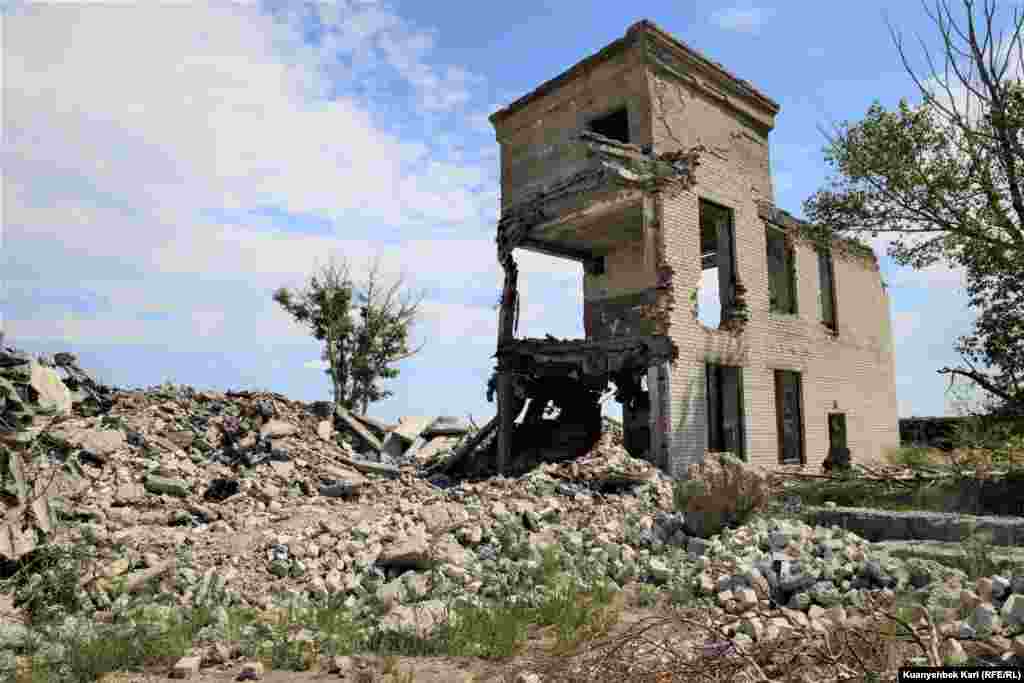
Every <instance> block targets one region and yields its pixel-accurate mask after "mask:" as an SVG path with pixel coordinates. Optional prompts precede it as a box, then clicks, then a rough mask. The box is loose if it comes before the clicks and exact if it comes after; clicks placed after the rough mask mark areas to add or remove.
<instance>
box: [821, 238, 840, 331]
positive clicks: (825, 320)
mask: <svg viewBox="0 0 1024 683" xmlns="http://www.w3.org/2000/svg"><path fill="white" fill-rule="evenodd" d="M835 278H836V275H835V270H834V266H833V264H832V255H831V254H829V253H828V252H825V251H820V250H819V251H818V296H819V298H820V306H819V313H820V314H821V322H822V324H823V325H824V326H825V327H827V328H828V329H829V330H831V331H832V332H835V331H836V329H837V328H836V280H835Z"/></svg>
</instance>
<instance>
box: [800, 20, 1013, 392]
mask: <svg viewBox="0 0 1024 683" xmlns="http://www.w3.org/2000/svg"><path fill="white" fill-rule="evenodd" d="M962 2H963V9H964V10H965V14H966V18H965V19H964V21H963V22H959V23H958V21H957V19H956V18H955V17H954V16H953V14H954V13H953V11H952V10H951V8H950V6H949V2H948V1H947V0H940V1H938V2H937V3H936V5H935V9H934V11H932V10H930V9H929V7H928V6H927V5H926V6H925V11H926V12H927V14H928V16H929V18H930V19H931V20H932V22H933V23H934V24H935V26H936V27H937V29H938V33H939V35H940V36H941V39H942V46H943V52H944V60H943V68H942V69H941V70H940V69H939V68H937V64H936V61H935V60H934V59H933V56H932V53H931V52H930V51H929V50H928V48H927V46H926V45H925V44H924V42H923V41H921V47H922V50H923V52H924V56H925V58H926V61H927V64H928V67H929V71H930V74H929V76H928V78H925V79H922V78H921V77H919V76H918V75H917V74H916V73H915V71H914V69H913V68H912V67H911V66H910V60H909V59H908V57H907V52H906V50H905V49H904V43H903V40H902V38H901V36H900V35H899V34H898V33H897V32H896V31H895V30H894V29H893V28H892V27H891V26H890V34H891V35H892V38H893V42H894V43H895V45H896V48H897V50H898V52H899V55H900V58H901V60H902V62H903V66H904V68H905V69H906V71H907V72H908V73H909V74H910V76H911V78H912V79H913V81H914V84H915V85H916V87H917V90H918V91H919V93H920V95H921V102H920V104H918V105H916V106H911V105H909V104H908V103H907V101H906V100H902V101H901V102H900V103H899V106H898V107H897V108H896V110H894V111H890V110H887V109H886V108H884V107H883V106H882V105H880V104H879V103H877V102H876V103H874V104H873V105H872V106H871V107H870V108H869V109H868V111H867V114H866V116H865V117H864V120H863V121H860V122H857V123H853V124H851V123H850V122H845V123H843V124H840V125H839V126H837V127H836V130H835V131H834V132H833V133H832V134H828V133H826V136H827V137H828V144H827V146H826V147H825V158H826V162H827V163H828V164H829V165H830V166H831V167H832V169H833V171H834V174H833V176H832V177H831V178H830V180H829V183H828V184H827V185H826V187H824V188H823V189H821V190H819V191H818V192H817V193H815V194H814V195H813V196H811V197H810V198H809V199H807V200H806V201H805V202H804V213H805V215H806V216H807V217H808V219H809V224H808V225H807V226H806V227H805V228H803V229H802V230H801V232H802V233H803V236H804V237H807V238H810V239H811V240H812V241H813V242H814V243H816V244H817V245H818V246H819V247H821V248H825V249H830V248H833V247H835V246H836V245H837V243H836V242H833V241H832V237H834V236H842V237H855V236H857V235H858V234H862V233H871V235H872V236H875V237H877V236H878V233H879V232H883V231H892V232H895V233H896V235H897V237H896V239H895V240H894V241H893V242H892V244H891V245H890V248H889V255H890V256H891V257H892V258H893V259H894V260H895V261H896V262H897V263H899V264H900V265H904V266H911V267H913V268H916V269H920V268H924V267H926V266H930V265H933V264H935V263H939V262H945V263H948V264H950V265H952V266H961V267H963V268H964V273H965V277H966V284H967V288H966V290H967V295H968V299H969V304H970V306H971V307H972V308H973V309H975V310H976V311H977V313H978V316H977V319H976V321H975V326H974V330H973V333H972V334H969V335H965V336H962V337H960V338H959V339H958V340H957V343H956V345H955V349H956V351H957V352H958V353H959V354H960V355H961V358H962V360H963V365H962V366H959V367H953V368H950V367H944V368H941V369H940V370H939V371H938V372H939V373H940V374H944V375H949V377H950V380H951V381H952V380H954V379H955V378H956V377H958V376H959V377H965V378H968V379H970V380H973V381H974V382H976V383H977V384H978V385H979V386H981V387H982V388H984V389H985V390H987V391H988V392H990V393H991V394H992V395H994V396H995V397H997V399H998V400H999V401H1000V402H1001V409H1002V410H1003V411H1007V412H1012V411H1022V410H1024V139H1022V135H1021V133H1022V127H1024V86H1022V84H1021V80H1020V77H1021V75H1022V73H1024V53H1022V47H1024V44H1022V29H1024V12H1021V11H1020V10H1018V9H1014V11H1013V13H1012V18H1011V21H1010V25H1011V26H1012V29H1011V30H1010V31H1009V36H1008V38H1007V39H1005V40H1004V33H1003V32H1002V31H997V30H996V29H995V25H996V23H997V21H999V20H1000V19H999V16H997V15H999V13H998V12H997V8H996V3H995V1H994V0H984V5H983V7H982V8H980V9H981V16H980V17H979V16H977V11H976V7H975V2H974V1H973V0H962ZM854 241H856V240H854ZM838 244H841V241H840V242H839V243H838Z"/></svg>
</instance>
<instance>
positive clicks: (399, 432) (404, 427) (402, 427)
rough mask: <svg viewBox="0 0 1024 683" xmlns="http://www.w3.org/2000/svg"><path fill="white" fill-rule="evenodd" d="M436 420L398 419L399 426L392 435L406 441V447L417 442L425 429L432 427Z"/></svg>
mask: <svg viewBox="0 0 1024 683" xmlns="http://www.w3.org/2000/svg"><path fill="white" fill-rule="evenodd" d="M435 419H436V418H433V417H411V416H404V417H400V418H398V424H397V425H395V428H394V429H392V430H391V433H392V434H394V435H395V436H397V437H400V438H402V439H404V440H405V442H406V445H409V444H411V443H412V442H413V441H415V440H416V437H417V436H419V435H420V434H421V433H422V432H423V431H424V430H425V429H427V428H428V427H430V426H431V425H432V424H433V423H434V420H435Z"/></svg>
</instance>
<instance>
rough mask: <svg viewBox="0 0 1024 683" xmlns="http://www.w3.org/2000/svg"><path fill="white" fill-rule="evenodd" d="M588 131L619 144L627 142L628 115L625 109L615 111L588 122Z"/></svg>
mask: <svg viewBox="0 0 1024 683" xmlns="http://www.w3.org/2000/svg"><path fill="white" fill-rule="evenodd" d="M590 130H592V131H594V132H595V133H597V134H598V135H603V136H605V137H606V138H611V139H612V140H618V141H619V142H629V114H628V113H627V112H626V108H625V107H623V108H622V109H616V110H615V111H613V112H612V113H610V114H605V115H604V116H600V117H598V118H596V119H594V120H593V121H591V122H590Z"/></svg>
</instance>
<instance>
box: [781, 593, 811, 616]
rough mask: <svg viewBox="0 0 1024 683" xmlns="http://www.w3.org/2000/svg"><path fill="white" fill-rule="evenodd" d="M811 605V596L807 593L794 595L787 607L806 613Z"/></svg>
mask: <svg viewBox="0 0 1024 683" xmlns="http://www.w3.org/2000/svg"><path fill="white" fill-rule="evenodd" d="M811 603H812V600H811V596H810V595H808V594H807V593H793V595H792V596H791V597H790V598H789V603H788V604H787V605H786V606H787V607H789V609H797V610H800V611H802V612H806V611H807V608H809V607H810V606H811Z"/></svg>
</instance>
